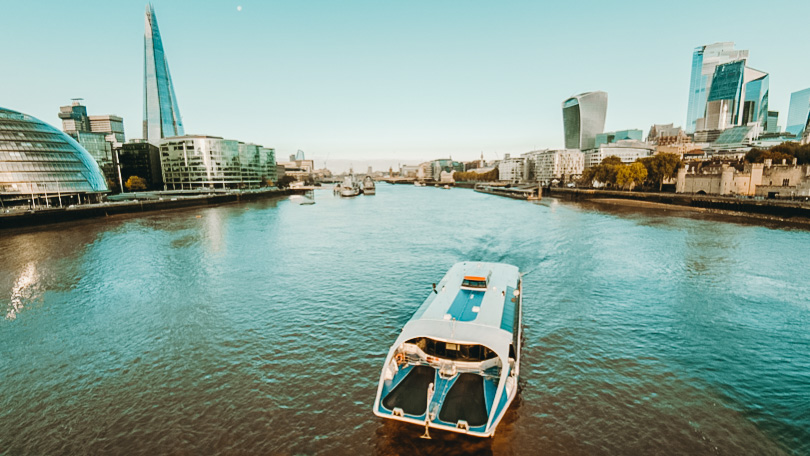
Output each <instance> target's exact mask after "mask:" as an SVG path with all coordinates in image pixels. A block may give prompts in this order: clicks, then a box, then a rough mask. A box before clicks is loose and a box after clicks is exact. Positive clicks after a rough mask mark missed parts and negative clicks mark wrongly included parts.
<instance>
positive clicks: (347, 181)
mask: <svg viewBox="0 0 810 456" xmlns="http://www.w3.org/2000/svg"><path fill="white" fill-rule="evenodd" d="M359 194H360V185H359V184H358V183H357V182H355V181H354V175H349V176H346V177H345V178H343V185H341V187H340V196H344V197H352V196H357V195H359Z"/></svg>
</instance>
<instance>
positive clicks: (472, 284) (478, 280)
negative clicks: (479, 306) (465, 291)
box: [461, 277, 487, 289]
mask: <svg viewBox="0 0 810 456" xmlns="http://www.w3.org/2000/svg"><path fill="white" fill-rule="evenodd" d="M461 286H462V287H466V288H481V289H486V288H487V280H486V279H485V278H483V277H464V280H463V281H462V282H461Z"/></svg>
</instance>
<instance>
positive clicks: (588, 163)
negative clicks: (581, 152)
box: [585, 140, 655, 168]
mask: <svg viewBox="0 0 810 456" xmlns="http://www.w3.org/2000/svg"><path fill="white" fill-rule="evenodd" d="M654 153H655V146H653V145H650V144H647V143H645V142H641V141H634V140H626V141H618V142H616V143H613V144H603V145H601V146H599V147H597V148H596V149H591V150H587V151H585V168H590V167H592V166H596V165H599V164H601V163H602V160H604V159H605V158H607V157H610V156H614V155H615V156H616V157H619V158H620V159H621V160H622V163H633V162H634V161H636V160H638V159H639V158H644V157H649V156H651V155H653V154H654Z"/></svg>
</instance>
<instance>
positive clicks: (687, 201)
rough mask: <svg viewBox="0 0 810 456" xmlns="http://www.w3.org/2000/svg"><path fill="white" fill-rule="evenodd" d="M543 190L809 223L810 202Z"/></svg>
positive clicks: (600, 200)
mask: <svg viewBox="0 0 810 456" xmlns="http://www.w3.org/2000/svg"><path fill="white" fill-rule="evenodd" d="M543 191H544V194H547V195H549V196H553V197H555V198H560V199H565V200H570V201H590V202H594V203H602V204H612V205H623V206H633V205H635V206H645V207H650V206H655V207H657V208H673V209H679V210H695V211H702V212H710V213H716V214H723V215H733V216H743V217H750V218H756V219H761V220H768V221H778V222H786V223H791V224H794V223H795V224H800V225H803V226H810V203H807V202H801V201H780V200H755V199H748V198H735V197H726V196H708V195H692V194H683V193H653V192H650V193H647V192H622V191H615V190H597V189H581V188H544V189H543Z"/></svg>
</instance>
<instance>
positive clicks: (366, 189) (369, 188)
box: [363, 176, 377, 195]
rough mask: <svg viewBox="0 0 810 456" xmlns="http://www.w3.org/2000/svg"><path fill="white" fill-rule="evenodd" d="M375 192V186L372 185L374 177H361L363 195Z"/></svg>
mask: <svg viewBox="0 0 810 456" xmlns="http://www.w3.org/2000/svg"><path fill="white" fill-rule="evenodd" d="M376 193H377V188H376V186H375V185H374V179H372V178H371V176H366V177H365V178H364V179H363V194H364V195H375V194H376Z"/></svg>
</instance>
